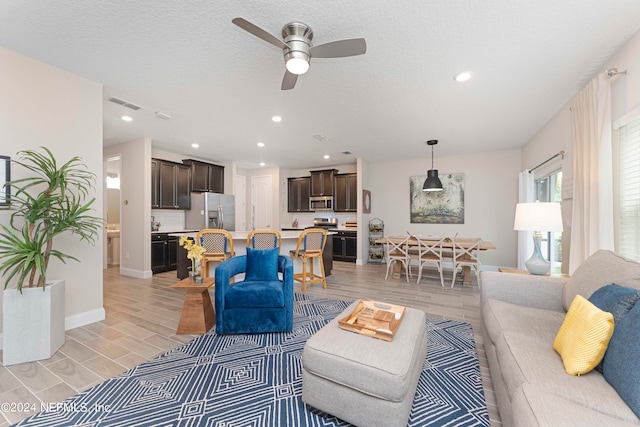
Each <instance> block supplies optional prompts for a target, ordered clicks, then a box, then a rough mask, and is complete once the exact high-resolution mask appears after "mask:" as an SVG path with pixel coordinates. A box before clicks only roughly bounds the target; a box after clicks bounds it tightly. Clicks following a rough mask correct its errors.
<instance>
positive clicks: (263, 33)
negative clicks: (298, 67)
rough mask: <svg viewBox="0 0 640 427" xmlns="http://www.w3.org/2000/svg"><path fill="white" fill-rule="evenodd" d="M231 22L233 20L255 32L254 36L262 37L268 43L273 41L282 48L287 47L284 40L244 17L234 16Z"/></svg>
mask: <svg viewBox="0 0 640 427" xmlns="http://www.w3.org/2000/svg"><path fill="white" fill-rule="evenodd" d="M231 22H233V23H234V24H236V25H237V26H238V27H240V28H242V29H243V30H245V31H247V32H249V33H251V34H253V35H254V36H256V37H259V38H261V39H262V40H264V41H266V42H267V43H271V44H272V45H274V46H276V47H279V48H280V49H284V48H285V47H287V45H286V44H285V43H284V42H283V41H282V40H280V39H279V38H277V37H276V36H274V35H273V34H270V33H268V32H266V31H265V30H263V29H262V28H260V27H258V26H256V25H254V24H252V23H251V22H249V21H247V20H246V19H244V18H234V19H232V20H231Z"/></svg>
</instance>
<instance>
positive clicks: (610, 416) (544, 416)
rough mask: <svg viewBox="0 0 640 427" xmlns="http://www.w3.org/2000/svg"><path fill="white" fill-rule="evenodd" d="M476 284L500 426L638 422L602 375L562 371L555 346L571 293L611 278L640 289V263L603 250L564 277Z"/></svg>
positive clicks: (587, 291) (485, 277) (586, 293)
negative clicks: (502, 424) (569, 373)
mask: <svg viewBox="0 0 640 427" xmlns="http://www.w3.org/2000/svg"><path fill="white" fill-rule="evenodd" d="M481 283H482V285H481V301H480V304H481V311H482V319H483V341H484V348H485V351H486V355H487V359H488V362H489V369H490V372H491V379H492V382H493V386H494V390H495V393H496V399H497V402H498V408H499V410H500V415H501V417H502V421H503V423H504V425H505V426H527V427H529V426H538V425H539V426H638V425H640V419H639V418H638V417H637V416H636V414H635V413H634V412H633V411H632V410H631V408H630V407H629V406H628V405H627V404H626V403H625V401H624V400H623V399H622V398H621V397H620V395H619V394H618V392H617V391H616V389H615V388H614V387H613V386H611V385H610V384H609V383H608V382H607V380H606V379H605V377H604V376H603V375H602V374H601V373H600V372H598V371H595V370H594V371H591V372H589V373H587V374H585V375H582V376H571V375H568V374H567V373H565V371H564V367H563V364H562V359H561V358H560V356H559V355H558V353H556V352H555V351H554V350H553V340H554V338H555V336H556V334H557V332H558V330H559V329H560V326H561V325H562V322H563V320H564V316H565V314H566V310H567V309H568V307H569V305H570V304H571V302H572V301H573V298H574V297H575V295H577V294H580V295H582V296H583V297H585V298H589V297H590V296H591V295H592V294H593V292H594V291H596V290H597V289H599V288H601V287H603V286H605V285H608V284H610V283H616V284H618V285H620V286H624V287H629V288H635V289H640V264H638V263H635V262H632V261H629V260H627V259H625V258H622V257H620V256H617V255H615V254H614V253H612V252H609V251H602V250H601V251H598V252H596V253H595V254H594V255H592V256H591V257H590V258H589V259H587V260H586V261H585V262H584V263H583V264H582V265H581V266H580V267H579V268H578V269H577V270H576V272H575V273H574V274H573V276H572V277H571V278H570V279H566V278H560V277H558V278H556V277H548V276H547V277H544V276H531V275H524V274H509V273H500V272H495V271H493V272H491V271H485V272H482V281H481ZM638 327H639V328H640V325H639V326H638ZM605 357H606V356H605ZM628 368H629V370H638V369H640V367H638V366H629V367H628ZM638 387H640V384H638Z"/></svg>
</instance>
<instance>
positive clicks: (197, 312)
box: [171, 277, 216, 334]
mask: <svg viewBox="0 0 640 427" xmlns="http://www.w3.org/2000/svg"><path fill="white" fill-rule="evenodd" d="M213 283H214V279H213V277H205V278H204V280H203V282H202V285H197V284H195V283H194V282H193V281H191V278H189V277H187V278H186V279H182V280H181V281H179V282H177V283H174V284H173V285H171V287H172V288H175V289H180V290H183V291H185V292H186V295H185V297H184V304H183V305H182V313H181V314H180V323H178V330H177V331H176V333H177V334H206V333H207V332H208V331H209V329H211V328H212V327H213V325H214V324H215V322H216V316H215V314H214V312H213V305H212V304H211V297H210V296H209V288H210V287H211V286H213Z"/></svg>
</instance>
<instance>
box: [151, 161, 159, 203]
mask: <svg viewBox="0 0 640 427" xmlns="http://www.w3.org/2000/svg"><path fill="white" fill-rule="evenodd" d="M159 163H160V161H159V160H156V159H151V209H158V208H160V167H159Z"/></svg>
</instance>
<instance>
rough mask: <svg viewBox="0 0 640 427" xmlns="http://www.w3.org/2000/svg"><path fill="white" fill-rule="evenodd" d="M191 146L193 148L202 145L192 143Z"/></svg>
mask: <svg viewBox="0 0 640 427" xmlns="http://www.w3.org/2000/svg"><path fill="white" fill-rule="evenodd" d="M191 146H192V147H193V148H198V147H200V144H191Z"/></svg>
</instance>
